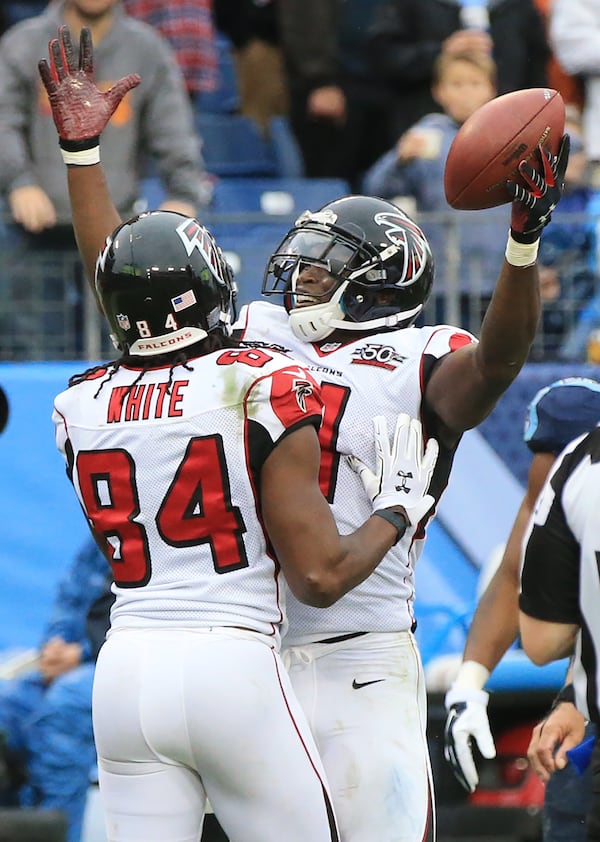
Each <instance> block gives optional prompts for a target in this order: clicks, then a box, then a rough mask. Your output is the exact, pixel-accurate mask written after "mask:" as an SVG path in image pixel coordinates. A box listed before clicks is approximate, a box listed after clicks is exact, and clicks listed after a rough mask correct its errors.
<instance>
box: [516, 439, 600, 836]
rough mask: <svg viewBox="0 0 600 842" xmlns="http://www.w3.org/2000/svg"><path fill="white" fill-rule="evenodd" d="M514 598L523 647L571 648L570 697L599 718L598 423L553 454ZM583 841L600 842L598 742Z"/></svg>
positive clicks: (545, 653)
mask: <svg viewBox="0 0 600 842" xmlns="http://www.w3.org/2000/svg"><path fill="white" fill-rule="evenodd" d="M523 548H524V559H523V568H522V571H521V595H520V599H519V608H520V617H519V619H520V628H521V640H522V644H523V648H524V650H525V652H526V653H527V655H528V656H529V657H530V658H531V660H532V661H533V662H534V663H536V664H538V665H542V664H546V663H548V662H549V661H554V660H557V659H560V658H563V657H566V656H567V655H571V654H573V661H572V675H573V685H574V692H575V704H576V706H577V708H578V709H579V710H580V711H581V713H582V714H583V715H584V716H585V717H586V719H589V720H590V721H592V722H594V723H595V724H596V725H598V724H599V723H600V702H599V696H598V685H599V683H600V663H599V656H600V564H599V562H600V429H599V428H598V427H596V428H595V429H594V430H593V431H592V432H591V433H587V434H586V435H583V436H580V437H579V438H577V439H575V440H574V441H572V442H571V444H569V445H568V446H567V447H566V448H565V450H564V451H563V453H562V454H561V456H560V457H559V458H558V460H557V462H556V465H555V467H554V468H553V470H552V472H551V474H550V476H549V477H548V479H547V480H546V483H545V485H544V488H543V489H542V492H541V494H540V496H539V498H538V500H537V504H536V508H535V511H534V513H533V515H532V518H531V520H530V523H529V526H528V530H527V532H526V534H525V538H524V542H523ZM586 839H587V842H600V749H599V748H598V744H596V748H595V750H594V753H593V756H592V804H591V808H590V813H589V814H588V817H587V837H586Z"/></svg>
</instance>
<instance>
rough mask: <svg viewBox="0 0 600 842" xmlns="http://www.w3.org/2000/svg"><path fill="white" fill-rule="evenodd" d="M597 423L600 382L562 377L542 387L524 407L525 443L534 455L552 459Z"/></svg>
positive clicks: (584, 378)
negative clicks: (549, 456)
mask: <svg viewBox="0 0 600 842" xmlns="http://www.w3.org/2000/svg"><path fill="white" fill-rule="evenodd" d="M598 421H600V383H599V382H598V381H597V380H591V379H590V378H588V377H565V378H563V379H561V380H555V381H554V383H551V384H550V385H549V386H544V388H543V389H540V390H539V392H537V394H536V395H535V397H534V398H533V400H532V401H531V403H530V404H529V406H528V408H527V415H526V418H525V432H524V436H523V438H524V440H525V443H526V445H527V446H528V447H529V449H530V450H532V451H533V452H534V453H553V454H554V455H555V456H558V454H559V453H560V452H561V450H562V449H563V448H564V447H566V445H567V444H568V443H569V442H570V441H572V440H573V439H574V438H577V436H580V435H581V434H582V433H588V432H589V431H590V430H592V429H593V428H594V427H595V426H596V424H597V423H598Z"/></svg>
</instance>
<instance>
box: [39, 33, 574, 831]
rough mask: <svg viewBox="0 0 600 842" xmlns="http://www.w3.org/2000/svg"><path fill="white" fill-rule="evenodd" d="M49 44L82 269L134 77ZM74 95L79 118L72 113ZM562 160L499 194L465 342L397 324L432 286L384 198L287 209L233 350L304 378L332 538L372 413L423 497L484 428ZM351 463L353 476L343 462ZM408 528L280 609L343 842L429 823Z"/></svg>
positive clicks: (420, 243) (402, 222) (351, 512)
mask: <svg viewBox="0 0 600 842" xmlns="http://www.w3.org/2000/svg"><path fill="white" fill-rule="evenodd" d="M61 41H62V43H63V47H62V55H61V46H60V42H61ZM51 50H52V56H53V61H54V63H55V64H57V63H58V65H59V67H58V69H57V70H56V71H55V78H54V79H53V77H52V75H51V74H50V72H49V70H48V68H47V66H46V67H44V66H43V65H42V68H41V71H42V78H43V80H44V83H45V85H46V87H47V89H48V91H49V95H50V102H51V106H52V110H53V116H54V120H55V123H56V125H57V129H58V133H59V138H60V143H61V146H62V147H63V150H64V151H65V160H66V161H67V163H68V164H69V166H68V181H69V187H70V193H71V203H72V209H73V216H74V221H75V222H76V227H77V235H78V242H79V245H80V249H81V251H82V254H83V255H84V258H85V261H86V263H87V266H88V268H89V267H90V265H91V263H92V256H93V255H95V254H96V253H97V250H98V248H99V247H100V245H101V242H102V239H103V237H104V236H106V233H107V231H110V230H111V229H112V227H114V225H115V224H116V222H117V221H118V217H116V216H115V211H114V207H113V206H112V204H111V203H110V197H109V196H108V191H107V188H106V183H105V181H104V178H103V175H102V170H101V166H100V165H99V163H98V162H99V135H100V134H101V132H102V130H103V128H104V126H105V124H106V122H107V120H108V118H109V117H110V114H111V113H112V111H111V109H112V110H114V107H116V104H117V103H118V101H119V100H120V99H121V98H122V96H123V95H124V93H125V92H126V91H127V90H129V89H130V88H131V87H134V86H135V84H137V82H138V81H139V80H138V79H137V78H136V77H126V78H125V79H123V80H121V81H120V82H119V83H117V84H116V85H115V86H114V88H113V89H112V91H110V92H108V93H106V94H100V92H99V91H97V89H96V88H95V86H94V85H93V81H92V74H91V69H92V63H91V45H90V44H89V43H85V41H82V46H81V49H80V56H81V58H80V61H81V62H82V69H79V70H77V69H76V66H75V62H74V61H73V57H72V54H71V50H70V47H67V48H65V46H64V36H61V39H60V40H59V41H57V42H56V43H55V44H54V45H52V46H51ZM63 55H64V56H65V57H66V62H67V63H68V64H69V65H70V68H71V69H69V70H66V69H65V68H64V66H63V65H64V64H65V61H64V59H63ZM72 80H73V81H76V82H77V86H78V87H77V89H75V86H74V85H72V84H71V81H72ZM82 92H84V94H85V99H86V101H87V102H88V103H91V104H92V106H93V107H92V108H89V106H87V107H86V106H85V105H82V102H81V99H82ZM568 148H569V145H568V138H567V137H565V138H564V140H563V142H562V144H561V148H560V151H559V153H558V155H557V156H551V155H549V154H548V153H546V152H545V151H543V150H541V149H540V150H538V152H539V160H538V161H537V163H538V164H539V169H540V173H538V172H537V171H536V170H534V168H533V167H532V166H530V165H529V164H527V163H526V162H522V164H521V165H520V168H519V169H520V172H521V176H522V180H521V181H520V183H519V184H517V183H512V182H511V183H510V184H509V185H508V189H509V191H510V193H511V196H512V197H513V199H514V201H513V212H512V220H511V231H510V234H509V237H508V242H507V247H506V260H505V261H504V264H503V266H502V267H501V269H500V275H499V279H498V283H497V288H496V291H495V293H494V296H493V298H492V301H491V303H490V306H489V308H488V311H487V313H486V316H485V319H484V322H483V324H482V328H481V336H480V339H479V341H477V340H476V339H475V337H474V336H472V335H471V334H469V333H467V332H466V331H464V330H461V329H459V328H455V327H452V326H447V325H441V326H435V327H424V328H419V329H417V328H415V327H414V326H413V325H414V322H415V320H416V318H417V317H418V315H419V313H420V312H421V311H422V309H423V307H424V305H425V303H426V301H427V298H428V296H429V293H430V290H431V285H432V280H433V259H432V256H431V253H430V249H429V245H428V243H427V241H426V239H425V237H424V235H423V232H422V231H421V230H420V228H419V227H418V226H417V225H415V223H414V222H412V221H411V220H410V219H409V218H408V217H407V216H406V215H405V214H404V213H403V212H402V211H401V210H399V209H398V207H396V206H395V205H393V204H392V203H390V202H387V201H383V200H381V199H375V198H373V197H366V196H351V197H346V198H344V199H340V200H338V201H335V202H332V203H330V204H328V205H326V206H325V207H324V208H322V209H321V210H320V211H318V212H316V213H307V214H304V215H303V216H302V217H301V218H300V219H299V220H298V222H297V223H296V225H295V226H294V228H293V229H292V230H291V231H290V233H289V234H288V236H287V237H286V238H285V240H284V241H283V243H282V244H281V246H280V247H279V248H278V249H277V251H276V252H275V253H274V254H273V256H272V258H271V260H270V262H269V265H268V268H267V271H266V275H265V282H264V285H263V291H264V292H265V294H267V295H272V294H280V295H281V297H282V301H283V304H284V306H282V307H280V306H276V305H273V304H270V303H266V302H256V303H254V304H251V305H250V306H249V307H248V308H246V310H245V312H242V314H241V319H240V322H239V325H238V327H239V328H240V331H241V335H242V338H243V340H244V343H247V344H248V345H249V346H250V347H255V348H257V349H261V350H268V349H276V350H279V349H282V350H285V351H291V352H292V354H293V355H294V356H297V355H299V357H300V359H301V360H303V362H304V364H305V365H306V367H307V368H308V369H309V370H310V372H311V374H312V376H313V377H314V378H315V379H316V380H317V381H318V382H319V383H320V385H321V390H322V397H323V401H324V404H325V411H324V422H323V425H322V427H321V430H320V434H319V435H320V441H321V448H322V451H323V456H322V462H321V472H320V481H321V488H322V490H323V492H324V494H325V496H326V498H327V499H328V500H329V501H330V503H331V504H332V507H333V511H334V514H335V518H336V521H337V523H338V526H339V528H340V530H341V531H342V532H345V531H347V530H349V529H352V528H355V526H356V525H357V524H358V523H360V522H362V520H364V516H365V514H367V513H368V512H369V511H370V510H371V506H372V503H371V500H370V499H369V497H372V491H371V487H372V484H373V483H372V479H373V478H372V476H371V475H370V468H372V467H373V466H374V465H375V463H376V454H375V449H374V446H373V437H372V434H371V418H372V416H373V414H375V413H378V414H381V415H382V416H383V417H384V418H386V419H387V421H388V423H389V422H390V421H393V419H394V418H395V416H396V415H397V414H398V412H404V413H407V414H408V415H409V416H410V417H412V418H420V419H421V421H422V423H423V428H424V431H425V434H426V436H427V437H435V438H436V439H437V440H438V441H439V445H440V457H439V459H438V462H437V466H436V469H435V472H434V477H433V480H432V486H431V490H432V494H433V495H434V496H435V497H436V499H439V496H440V495H441V494H442V492H443V490H444V488H445V486H446V484H447V481H448V477H449V473H450V468H451V465H452V459H453V455H454V452H455V449H456V447H457V445H458V443H459V441H460V438H461V435H462V433H463V432H464V431H465V430H467V429H469V428H471V427H474V426H476V425H477V424H478V423H479V422H480V421H482V420H483V419H484V418H485V417H486V415H487V414H488V413H489V412H490V411H491V410H492V408H493V407H494V405H495V403H496V401H497V400H498V398H499V396H500V395H501V394H502V393H503V392H504V391H505V389H506V388H507V387H508V386H509V384H510V383H511V382H512V381H513V380H514V378H515V377H516V376H517V374H518V372H519V371H520V369H521V367H522V365H523V364H524V363H525V361H526V359H527V356H528V353H529V349H530V346H531V344H532V341H533V338H534V336H535V332H536V329H537V324H538V320H539V315H540V297H539V289H538V273H537V265H536V255H537V248H538V244H539V238H540V234H541V231H542V229H543V227H544V226H545V225H546V224H547V222H548V221H549V219H550V214H551V212H552V210H553V209H554V207H555V206H556V203H557V202H558V201H559V199H560V196H561V193H562V183H563V177H564V171H565V168H566V164H567V159H568ZM532 163H535V162H532ZM81 164H86V166H81ZM523 185H526V186H523ZM92 196H93V200H94V201H93V206H92V204H91V201H90V197H92ZM351 454H353V455H354V456H356V457H357V458H358V460H359V463H358V468H359V471H358V473H357V472H355V471H354V470H353V467H354V468H356V467H357V463H356V462H355V463H354V466H352V465H351V464H350V460H349V459H346V458H345V457H348V456H350V455H351ZM416 468H417V466H416V465H415V466H414V469H415V470H416ZM412 472H414V471H409V473H412ZM361 480H362V482H361ZM363 485H364V487H365V488H367V491H371V493H370V494H367V495H365V490H364V488H363ZM425 527H426V518H424V519H423V520H422V521H421V522H420V523H418V524H413V525H411V526H410V527H409V528H408V529H407V530H406V532H405V533H404V536H403V537H402V539H401V540H400V541H399V542H398V544H396V545H395V546H394V547H393V548H392V549H391V551H390V552H389V553H388V555H387V556H386V558H385V559H384V561H383V562H382V563H381V564H380V565H379V567H378V568H377V570H376V571H375V572H374V574H373V575H371V576H370V577H369V578H368V579H367V580H366V581H365V582H363V583H362V584H361V585H360V586H359V587H357V588H355V589H354V590H353V591H351V592H350V593H348V594H346V596H344V597H342V599H340V600H339V602H337V603H336V605H335V606H333V607H332V608H330V609H328V610H326V611H322V610H313V609H312V608H310V607H306V606H304V605H303V604H301V603H300V602H299V601H297V600H294V599H291V600H290V601H289V602H290V605H289V616H290V625H289V630H288V633H287V636H286V641H285V645H286V647H287V650H286V653H285V654H286V658H287V663H288V666H289V670H290V675H291V678H292V682H293V684H294V687H295V689H296V692H297V694H298V697H299V699H300V701H301V703H302V706H303V708H304V710H305V712H306V714H307V717H308V719H309V722H310V724H311V728H312V730H313V733H314V735H315V738H316V742H317V745H318V746H319V750H320V752H321V755H322V758H323V762H324V765H325V766H326V768H327V770H328V775H329V779H330V783H331V787H332V795H333V799H334V803H335V805H336V813H337V814H338V818H339V822H340V827H341V834H342V838H343V839H344V840H345V842H400V841H401V842H422V840H423V839H424V838H425V837H426V835H427V833H428V832H429V830H430V829H431V828H432V825H433V824H434V822H433V810H432V804H433V787H432V783H431V774H430V763H429V756H428V750H427V741H426V735H425V724H426V695H425V682H424V678H423V671H422V666H421V661H420V657H419V654H418V651H417V648H416V646H415V641H414V637H413V634H412V631H413V628H414V618H413V599H414V566H415V563H416V561H417V560H418V557H419V555H420V553H421V550H422V547H423V541H424V539H425ZM432 832H433V833H435V831H434V830H433V831H432Z"/></svg>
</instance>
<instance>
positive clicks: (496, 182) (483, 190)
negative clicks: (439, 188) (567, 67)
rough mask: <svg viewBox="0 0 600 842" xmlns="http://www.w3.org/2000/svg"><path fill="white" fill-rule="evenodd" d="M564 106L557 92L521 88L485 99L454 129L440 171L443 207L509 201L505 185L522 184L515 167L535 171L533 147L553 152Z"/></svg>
mask: <svg viewBox="0 0 600 842" xmlns="http://www.w3.org/2000/svg"><path fill="white" fill-rule="evenodd" d="M564 128H565V105H564V102H563V99H562V97H561V95H560V94H559V93H558V91H555V90H552V89H551V88H526V89H525V90H522V91H513V92H512V93H509V94H504V95H503V96H499V97H496V98H495V99H492V100H490V101H489V102H487V103H486V104H485V105H483V106H482V107H481V108H478V109H477V111H475V113H474V114H472V115H471V116H470V117H469V119H468V120H466V121H465V122H464V123H463V125H462V126H461V127H460V129H459V130H458V132H457V134H456V137H455V138H454V140H453V142H452V145H451V147H450V151H449V152H448V157H447V159H446V168H445V173H444V189H445V193H446V200H447V201H448V204H449V205H451V206H452V207H453V208H456V209H457V210H479V209H481V208H493V207H496V206H497V205H503V204H505V203H506V202H510V200H511V199H510V196H509V194H508V192H507V190H506V186H505V184H506V181H507V180H509V179H510V180H511V181H517V182H519V181H522V179H521V176H520V175H519V171H518V169H517V168H518V166H519V164H520V163H521V161H523V160H526V161H528V162H529V163H530V164H531V166H532V167H533V168H534V169H538V167H539V157H538V153H537V152H536V148H537V146H538V145H539V144H541V145H542V146H545V147H546V148H547V149H549V150H550V151H551V152H552V153H553V154H556V153H557V152H558V149H559V146H560V141H561V138H562V136H563V132H564Z"/></svg>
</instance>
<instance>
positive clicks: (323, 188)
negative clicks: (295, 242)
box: [212, 178, 350, 222]
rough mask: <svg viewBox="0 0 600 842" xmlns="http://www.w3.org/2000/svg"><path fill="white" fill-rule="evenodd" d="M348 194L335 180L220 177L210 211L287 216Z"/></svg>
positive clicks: (343, 184)
mask: <svg viewBox="0 0 600 842" xmlns="http://www.w3.org/2000/svg"><path fill="white" fill-rule="evenodd" d="M349 192H350V188H349V186H348V184H347V183H346V182H345V181H343V180H342V179H338V178H310V179H309V178H222V179H219V180H218V181H217V182H216V184H215V188H214V195H213V203H212V210H213V211H214V212H215V213H217V214H233V213H235V214H239V213H252V214H257V213H260V214H267V215H268V216H279V217H284V216H288V217H290V218H291V221H292V222H293V221H294V218H295V217H296V216H297V215H298V214H299V213H301V212H302V211H303V210H306V209H307V208H310V209H312V210H316V209H317V208H320V207H321V206H322V205H324V204H326V203H327V202H331V201H332V200H333V199H338V198H339V197H340V196H344V195H346V194H347V193H349Z"/></svg>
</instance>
